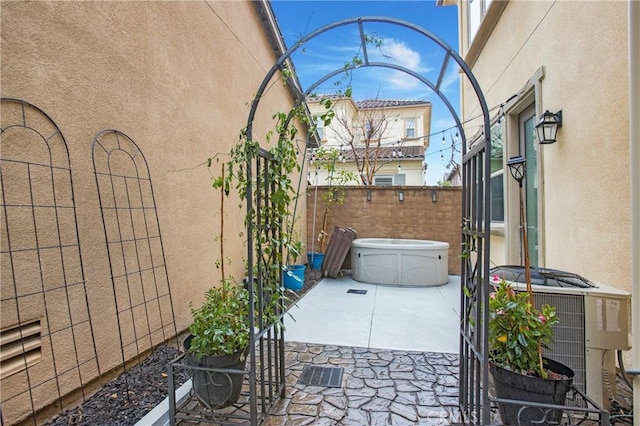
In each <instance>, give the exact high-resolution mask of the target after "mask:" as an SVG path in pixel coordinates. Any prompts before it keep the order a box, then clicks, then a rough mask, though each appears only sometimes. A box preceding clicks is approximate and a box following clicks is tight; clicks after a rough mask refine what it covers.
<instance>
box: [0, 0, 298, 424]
mask: <svg viewBox="0 0 640 426" xmlns="http://www.w3.org/2000/svg"><path fill="white" fill-rule="evenodd" d="M1 8H2V9H1V16H2V58H1V59H2V69H1V71H2V72H1V90H2V96H3V97H12V98H18V99H22V100H25V101H27V102H29V103H31V104H33V105H35V106H37V107H38V108H40V109H42V110H43V111H44V112H45V113H46V114H48V115H49V116H50V117H51V118H52V119H53V121H54V122H55V123H56V124H57V126H58V127H59V128H60V130H61V132H62V134H63V135H64V137H65V138H66V141H67V144H68V149H69V158H70V167H71V171H72V175H73V184H74V190H75V203H76V207H77V216H78V234H79V240H80V247H81V250H82V257H83V266H84V274H85V280H86V289H87V294H88V300H89V308H90V311H91V316H92V324H93V327H94V332H95V339H96V347H97V353H98V360H99V364H100V370H101V371H102V372H105V371H109V370H111V369H112V368H114V367H117V366H118V365H119V364H120V363H121V359H120V358H121V354H120V350H119V346H120V342H119V338H118V334H117V329H118V327H117V321H116V311H115V309H116V308H115V305H114V296H113V290H112V285H111V280H110V267H109V262H108V258H107V252H106V250H107V249H106V242H105V236H104V231H103V226H102V216H101V212H100V208H99V202H98V198H97V193H96V181H95V178H94V174H93V164H92V151H91V148H92V140H93V138H94V136H96V134H97V133H98V132H100V131H102V130H104V129H117V130H119V131H121V132H123V133H125V134H126V135H128V136H129V137H131V138H132V139H133V141H135V143H136V144H137V145H138V147H139V148H140V150H141V151H142V153H143V154H144V156H145V157H146V160H147V162H148V166H149V170H150V176H151V181H152V184H153V189H154V193H155V200H156V206H157V211H158V215H159V223H160V230H161V233H162V238H163V246H164V254H165V259H166V265H167V274H168V279H169V283H170V286H171V290H172V297H173V306H174V309H175V318H176V325H177V329H178V331H181V330H184V329H185V328H186V327H187V326H188V324H189V323H190V311H189V303H190V302H194V304H196V305H197V304H198V303H199V302H200V301H201V300H202V298H203V295H204V292H205V290H206V289H207V288H209V287H210V286H213V285H216V283H217V282H218V280H219V278H220V271H219V270H218V269H217V268H216V267H215V264H214V262H215V260H216V259H218V258H219V257H220V253H219V249H218V243H217V242H216V241H215V237H216V235H218V234H219V230H220V212H219V206H220V195H219V194H218V193H216V192H214V191H213V190H212V188H211V174H214V175H215V174H218V173H220V167H221V166H220V163H217V162H215V161H214V162H213V165H212V169H211V170H209V169H207V167H206V159H207V158H209V157H212V156H214V155H216V154H220V153H225V152H228V150H229V149H230V147H231V146H232V145H233V144H234V143H236V142H237V141H238V134H239V131H240V129H241V128H243V127H244V126H245V125H246V120H247V115H248V112H249V106H248V105H249V103H250V101H251V100H252V98H253V96H254V95H255V93H256V90H257V88H258V86H259V84H260V83H261V81H262V79H263V78H264V76H265V75H266V73H267V71H268V70H269V69H270V68H271V66H272V64H273V63H274V62H275V59H276V56H275V53H274V49H273V47H272V46H271V45H270V43H269V41H268V38H267V36H266V34H265V31H264V29H263V24H262V22H261V21H260V19H259V18H258V15H257V13H256V11H255V9H254V5H253V4H252V2H241V1H234V2H2V4H1ZM290 104H291V97H290V94H289V93H288V91H287V89H286V87H284V86H283V85H282V84H274V85H272V86H271V87H270V89H269V91H268V92H267V94H266V95H265V96H264V97H263V98H262V100H261V103H260V107H259V109H258V115H257V118H256V121H255V122H254V129H255V130H254V136H255V138H257V139H263V135H265V133H266V131H267V130H268V129H271V128H272V127H273V126H272V123H273V122H272V118H271V116H272V114H273V113H274V112H275V111H288V110H289V108H290ZM300 140H301V141H303V140H305V138H304V136H301V138H300ZM220 160H221V161H224V156H221V157H220ZM3 185H4V186H5V187H10V185H11V182H3ZM237 201H238V200H237V198H235V197H234V196H232V199H231V200H230V201H227V202H226V204H225V212H224V221H225V231H224V233H225V234H224V237H225V257H229V258H230V259H232V260H233V263H232V264H231V265H228V266H227V271H226V272H227V273H228V274H234V275H236V276H237V277H239V278H241V277H242V276H243V275H244V267H245V265H244V258H245V257H246V255H245V252H246V244H245V243H244V240H243V238H241V237H239V232H241V231H242V230H243V216H244V212H243V211H240V210H239V209H238V208H237V205H238V202H237ZM300 210H302V211H303V212H304V206H301V207H299V211H300ZM3 226H4V223H3ZM303 232H304V229H303ZM3 266H4V265H3ZM3 287H4V284H3ZM3 313H4V312H3ZM11 322H13V319H11V318H7V321H5V317H4V316H3V322H2V328H3V329H5V328H6V327H10V326H12V325H14V324H11ZM5 384H6V382H5V381H3V383H2V385H3V395H4V394H5V392H4V390H5ZM24 385H26V382H25V383H24ZM53 394H55V392H53ZM42 402H43V401H38V403H42ZM45 402H46V401H45ZM23 411H24V410H23ZM27 411H28V410H27ZM14 414H15V411H12V410H11V407H9V406H7V405H6V404H3V415H4V417H5V420H7V421H9V423H11V422H12V421H13V420H12V419H15V417H12V416H13V415H14Z"/></svg>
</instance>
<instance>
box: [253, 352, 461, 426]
mask: <svg viewBox="0 0 640 426" xmlns="http://www.w3.org/2000/svg"><path fill="white" fill-rule="evenodd" d="M285 353H286V356H285V365H286V369H287V370H286V384H287V388H286V395H285V398H283V399H281V400H279V401H278V402H277V403H276V404H275V405H274V407H272V409H271V411H270V414H269V415H268V416H267V418H266V419H265V421H264V422H263V423H262V424H263V425H265V426H281V425H415V424H430V425H449V424H453V423H457V421H458V418H459V410H458V366H459V361H458V355H457V354H446V353H431V352H415V351H401V350H385V349H372V348H357V347H345V346H333V345H316V344H307V343H296V342H289V343H287V344H286V348H285ZM308 365H318V366H325V367H327V366H330V367H342V368H343V369H344V374H343V377H342V386H341V387H339V388H337V387H321V386H308V385H303V384H300V383H298V381H299V378H300V374H301V373H302V370H303V368H304V367H305V366H308Z"/></svg>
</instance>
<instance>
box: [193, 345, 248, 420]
mask: <svg viewBox="0 0 640 426" xmlns="http://www.w3.org/2000/svg"><path fill="white" fill-rule="evenodd" d="M192 338H193V335H189V336H187V338H186V339H184V343H183V345H184V351H185V356H184V361H185V364H187V365H192V366H194V367H204V368H220V369H223V368H224V369H230V370H244V369H245V365H246V362H247V357H246V353H247V351H246V349H245V350H241V351H238V352H236V353H235V354H233V355H209V356H204V357H202V359H198V358H197V357H196V356H195V355H192V354H191V353H189V348H190V347H191V339H192ZM189 373H190V375H191V378H192V387H193V392H194V394H195V395H196V397H197V398H198V401H200V402H201V403H202V404H203V405H204V406H205V407H207V408H209V409H210V410H216V409H220V408H225V407H228V406H230V405H232V404H235V403H236V402H238V399H239V398H240V392H241V391H242V382H243V380H244V374H240V373H227V372H221V371H210V370H209V371H207V370H196V369H193V370H190V371H189Z"/></svg>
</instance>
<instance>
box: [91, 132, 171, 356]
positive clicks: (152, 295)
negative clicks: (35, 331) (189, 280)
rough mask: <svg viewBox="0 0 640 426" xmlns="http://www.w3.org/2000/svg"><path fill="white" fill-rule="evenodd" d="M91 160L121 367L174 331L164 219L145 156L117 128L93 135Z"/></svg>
mask: <svg viewBox="0 0 640 426" xmlns="http://www.w3.org/2000/svg"><path fill="white" fill-rule="evenodd" d="M93 166H94V173H95V178H96V186H97V189H98V191H97V193H98V199H99V201H100V211H101V213H102V222H103V228H104V236H105V240H106V244H107V250H106V251H107V256H108V258H109V267H110V272H111V283H112V286H113V297H114V300H115V304H116V314H117V319H118V328H119V337H120V350H121V357H122V363H123V367H125V364H126V363H127V362H128V361H130V360H131V359H133V358H135V357H137V358H138V360H139V357H140V355H141V354H143V353H145V352H146V351H148V350H149V349H152V348H154V347H156V346H157V345H159V344H161V343H163V342H165V341H166V340H168V339H169V338H171V337H173V336H176V334H177V332H176V324H175V318H174V312H173V302H172V299H171V290H170V287H169V279H168V275H167V266H166V262H165V255H164V247H163V245H162V236H161V233H160V222H159V220H158V213H157V210H156V202H155V197H154V194H153V186H152V184H151V176H150V174H149V167H148V165H147V161H146V159H145V157H144V155H143V154H142V151H140V149H139V148H138V146H137V145H136V143H135V142H134V141H133V140H132V139H131V138H129V137H128V136H127V135H125V134H124V133H122V132H120V131H118V130H112V129H109V130H104V131H102V132H100V133H98V134H97V135H96V136H95V138H94V140H93Z"/></svg>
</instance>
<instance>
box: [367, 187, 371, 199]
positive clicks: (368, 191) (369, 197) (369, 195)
mask: <svg viewBox="0 0 640 426" xmlns="http://www.w3.org/2000/svg"><path fill="white" fill-rule="evenodd" d="M367 201H371V190H370V189H367Z"/></svg>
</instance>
